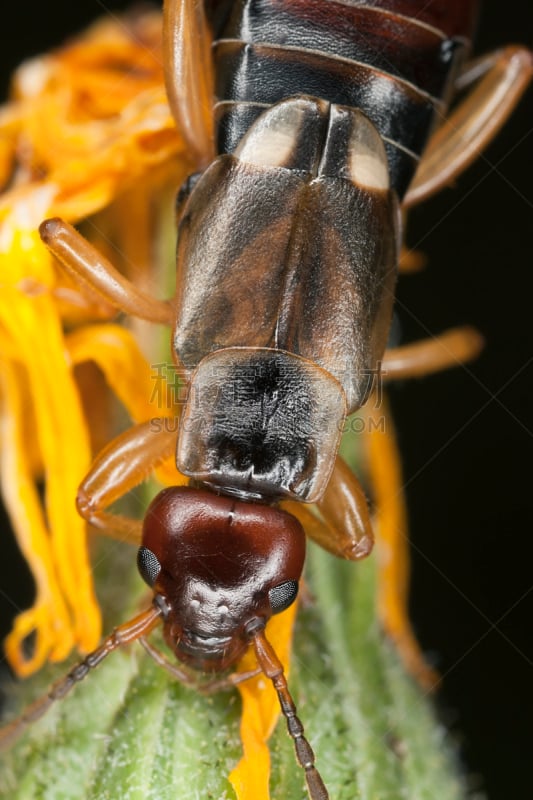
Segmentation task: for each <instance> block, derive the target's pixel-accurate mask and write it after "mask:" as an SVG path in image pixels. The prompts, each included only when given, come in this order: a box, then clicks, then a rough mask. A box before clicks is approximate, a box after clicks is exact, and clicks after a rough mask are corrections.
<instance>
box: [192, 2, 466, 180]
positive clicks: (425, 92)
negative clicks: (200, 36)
mask: <svg viewBox="0 0 533 800" xmlns="http://www.w3.org/2000/svg"><path fill="white" fill-rule="evenodd" d="M477 5H478V3H477V0H433V2H429V3H428V2H427V0H371V1H370V2H362V1H361V0H359V1H358V0H348V1H346V0H345V2H337V1H336V0H323V2H316V0H315V1H313V2H312V1H311V0H237V2H229V0H222V2H213V0H208V2H207V13H208V16H209V18H210V20H211V24H212V27H213V32H214V45H213V52H214V63H215V94H216V97H217V104H216V109H215V110H216V121H217V146H218V150H219V152H233V150H234V149H235V147H236V146H237V144H238V142H239V141H240V139H241V138H242V136H243V134H244V133H245V132H246V131H247V130H248V128H249V127H250V125H251V124H252V123H253V122H254V121H255V119H256V118H257V117H258V116H259V114H260V113H261V112H262V111H263V110H264V108H265V107H266V106H269V105H271V104H273V103H276V102H278V101H279V100H281V99H284V98H287V97H292V96H294V95H302V94H304V95H312V96H315V97H321V98H323V99H325V100H328V101H330V102H332V103H337V104H340V105H347V106H351V107H352V108H359V109H361V110H362V111H363V112H364V113H365V114H366V115H367V116H368V117H369V118H370V119H371V120H372V121H373V123H374V124H375V125H376V127H377V128H378V130H379V132H380V134H381V135H382V137H383V140H384V142H385V146H386V150H387V156H388V159H389V165H390V170H391V183H392V185H393V186H394V187H395V188H396V190H397V191H398V193H399V195H400V196H401V195H403V193H404V192H405V190H406V188H407V186H408V184H409V182H410V180H411V178H412V176H413V174H414V171H415V169H416V165H417V161H418V158H419V156H420V154H421V152H422V150H423V148H424V145H425V143H426V141H427V138H428V135H429V133H430V131H431V128H432V127H433V124H434V122H435V118H436V117H437V116H438V115H442V114H443V113H444V111H445V109H446V106H447V103H448V100H449V95H450V87H451V82H452V80H453V76H454V75H455V73H456V70H457V67H458V65H459V63H460V62H461V61H462V59H463V57H464V54H465V51H466V50H467V48H468V46H469V43H470V36H471V33H472V28H473V20H474V17H475V12H476V9H477Z"/></svg>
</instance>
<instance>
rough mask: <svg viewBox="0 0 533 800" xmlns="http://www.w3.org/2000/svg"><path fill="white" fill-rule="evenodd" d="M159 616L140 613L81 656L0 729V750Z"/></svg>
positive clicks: (150, 611) (157, 611) (159, 612)
mask: <svg viewBox="0 0 533 800" xmlns="http://www.w3.org/2000/svg"><path fill="white" fill-rule="evenodd" d="M161 615H162V610H161V609H160V608H158V607H157V606H156V605H153V606H151V607H150V608H149V609H147V610H146V611H143V612H142V614H139V615H138V616H136V617H134V618H133V619H130V620H129V621H128V622H125V623H123V624H122V625H119V626H118V627H117V628H114V629H113V631H112V632H111V633H110V634H109V636H106V638H105V639H104V640H103V642H102V644H101V645H100V646H99V647H97V648H96V650H93V651H92V653H89V654H88V655H87V656H85V658H84V659H83V661H80V662H79V664H76V666H74V667H73V668H72V669H71V670H70V671H69V672H68V673H67V674H66V675H64V676H63V677H62V678H60V679H59V680H58V681H56V682H55V683H54V684H52V686H51V687H50V689H49V690H48V692H47V693H46V694H44V695H42V696H41V697H39V698H38V699H37V700H35V702H33V703H32V704H31V705H30V706H29V707H28V708H27V709H26V710H25V711H24V713H23V714H21V716H20V717H17V718H16V719H14V720H13V721H12V722H10V723H9V724H8V725H5V726H4V727H3V728H0V750H4V749H6V748H7V747H10V746H11V745H12V744H13V743H14V742H15V741H16V740H17V739H18V738H19V737H20V736H21V735H22V734H23V733H24V731H25V730H26V728H27V727H29V726H30V725H32V723H34V722H36V721H37V720H38V719H40V718H41V717H42V716H43V715H44V714H45V713H46V712H47V711H48V709H49V708H50V706H51V705H52V704H53V703H55V702H56V700H62V699H63V697H65V695H67V694H68V693H69V692H70V690H71V689H72V688H73V687H74V686H75V685H76V684H77V683H79V682H80V681H82V680H83V679H84V678H85V676H86V675H88V674H89V672H90V671H91V670H92V669H95V668H96V667H97V666H98V665H99V664H101V662H102V661H103V660H104V658H106V657H107V656H108V655H109V654H110V653H112V652H113V651H114V650H117V649H118V648H119V647H122V646H123V645H126V644H129V643H130V642H134V641H135V640H136V639H139V638H140V637H141V636H144V635H146V634H147V633H149V632H150V631H151V630H152V628H154V627H155V626H156V624H157V623H158V622H159V617H160V616H161Z"/></svg>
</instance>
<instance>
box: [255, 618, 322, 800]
mask: <svg viewBox="0 0 533 800" xmlns="http://www.w3.org/2000/svg"><path fill="white" fill-rule="evenodd" d="M259 626H260V627H259ZM247 633H248V635H249V637H250V639H251V641H252V644H253V646H254V650H255V655H256V658H257V661H258V663H259V666H260V667H261V669H262V670H263V672H264V673H265V675H266V676H267V678H270V680H271V681H272V683H273V685H274V688H275V690H276V692H277V693H278V699H279V704H280V706H281V710H282V712H283V716H284V717H285V720H286V722H287V730H288V731H289V735H290V736H291V738H292V740H293V742H294V750H295V752H296V758H297V761H298V763H299V764H300V766H301V767H302V768H303V769H304V771H305V780H306V783H307V789H308V791H309V797H310V798H311V800H328V798H329V794H328V790H327V789H326V787H325V784H324V781H323V780H322V778H321V776H320V773H319V771H318V770H317V768H316V767H315V754H314V752H313V748H312V747H311V745H310V744H309V742H308V741H307V739H306V738H305V736H304V726H303V724H302V722H301V720H300V719H299V717H298V715H297V713H296V706H295V704H294V700H293V699H292V696H291V693H290V691H289V687H288V685H287V678H286V677H285V673H284V670H283V664H282V663H281V661H280V660H279V658H278V656H277V655H276V652H275V650H274V648H273V647H272V645H271V644H270V642H269V641H268V639H267V638H266V636H265V631H264V626H263V624H262V623H261V622H260V621H259V620H254V623H253V624H252V625H249V626H248V630H247Z"/></svg>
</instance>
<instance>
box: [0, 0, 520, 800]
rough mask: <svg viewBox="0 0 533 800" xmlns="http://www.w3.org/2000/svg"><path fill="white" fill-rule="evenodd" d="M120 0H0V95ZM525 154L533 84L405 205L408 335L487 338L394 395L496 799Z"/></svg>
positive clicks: (512, 718) (506, 17)
mask: <svg viewBox="0 0 533 800" xmlns="http://www.w3.org/2000/svg"><path fill="white" fill-rule="evenodd" d="M128 5H129V4H128V3H126V2H118V1H117V0H113V2H108V0H106V2H100V1H99V0H49V1H48V2H42V0H39V1H38V2H37V0H32V1H31V2H30V0H24V1H23V2H22V0H21V2H19V3H13V2H10V3H6V4H4V8H3V9H2V18H1V25H2V33H3V35H2V42H1V46H0V80H1V86H0V89H1V91H2V96H5V92H6V90H7V76H8V75H9V72H10V71H11V70H12V68H13V67H15V66H16V64H17V63H18V62H19V61H20V60H21V59H22V58H24V57H28V56H30V55H32V54H34V53H38V52H41V51H42V50H45V49H49V48H50V47H52V46H54V45H57V44H59V43H61V42H62V41H63V40H64V38H65V36H66V35H68V34H71V33H73V32H75V31H77V30H79V29H81V28H83V26H84V25H85V24H86V23H87V22H89V21H90V20H91V19H93V18H95V17H96V16H99V15H101V14H104V13H106V12H113V11H116V10H117V9H120V8H125V7H127V6H128ZM511 42H517V43H523V44H526V45H530V46H531V45H532V44H533V4H532V3H531V0H510V2H508V3H505V4H504V3H501V2H499V0H494V1H493V2H487V3H486V4H485V7H484V13H483V15H482V17H481V21H480V26H479V33H478V38H477V47H476V50H477V52H486V51H488V50H490V49H493V48H496V47H498V46H501V45H503V44H506V43H511ZM532 164H533V93H532V92H531V90H530V92H529V93H528V95H527V97H526V98H525V100H524V101H523V102H522V103H521V105H520V107H519V108H518V109H517V110H516V112H515V114H514V115H513V117H512V119H511V120H510V121H509V123H508V124H507V126H506V127H505V130H504V131H503V132H502V133H501V134H500V135H499V137H498V138H497V140H496V141H495V142H494V144H493V145H491V147H490V148H489V149H488V150H487V151H486V153H485V154H484V156H483V157H482V158H481V159H480V160H479V161H478V162H477V163H476V164H475V165H474V166H473V167H471V168H470V170H469V171H468V172H467V173H466V174H465V175H464V176H462V177H461V178H460V180H459V181H458V183H457V186H456V187H455V188H454V189H453V190H447V191H445V192H443V193H442V194H441V195H440V196H439V197H437V198H435V199H433V200H431V201H430V202H428V203H426V204H425V205H424V206H423V207H422V208H420V209H417V210H416V211H415V212H414V213H413V214H412V216H411V219H410V222H409V226H408V241H409V244H410V245H411V246H412V247H417V248H419V249H421V250H423V251H424V252H425V253H426V254H427V255H428V264H429V266H428V269H427V270H426V271H425V272H424V273H421V274H419V275H415V276H410V277H404V278H402V279H401V281H400V285H399V290H398V305H397V310H398V315H399V318H400V320H401V325H402V330H403V335H404V338H405V340H412V339H417V338H422V337H424V336H426V335H428V334H429V333H432V334H434V333H438V332H439V331H441V330H443V329H445V328H447V327H451V326H452V325H455V324H460V323H465V322H471V323H473V324H475V325H476V326H477V327H478V328H479V329H480V330H481V331H482V333H483V334H484V336H485V338H486V342H487V347H486V350H485V352H484V353H483V355H482V356H481V357H480V358H479V360H478V361H477V362H476V363H475V364H472V365H469V366H468V367H467V368H459V369H456V370H454V371H450V372H447V373H444V374H442V375H439V376H435V377H432V378H429V379H425V380H423V381H415V382H405V383H404V384H402V385H400V386H397V387H395V388H394V389H393V390H392V399H393V407H394V412H395V418H396V423H397V428H398V434H399V438H400V445H401V451H402V454H403V462H404V473H405V479H406V483H407V497H408V503H409V510H410V519H411V534H412V542H413V588H412V613H413V618H414V621H415V625H416V629H417V632H418V635H419V637H420V640H421V642H422V644H423V647H424V648H425V650H426V651H428V652H429V653H430V654H431V655H432V656H433V658H434V661H435V663H436V664H437V666H438V668H439V669H440V670H441V672H442V674H443V675H444V677H445V681H444V688H443V690H442V691H441V693H440V697H439V706H440V709H441V713H442V715H443V718H444V719H445V721H446V722H447V724H449V725H450V726H451V727H452V730H453V731H454V732H455V733H456V734H457V738H458V740H459V742H460V743H461V753H462V757H463V760H464V763H465V765H466V766H465V768H466V771H467V772H468V774H469V775H470V780H471V783H472V786H473V787H476V786H479V787H481V788H484V789H485V791H486V792H487V794H488V795H489V797H490V799H491V800H507V798H509V797H516V798H521V797H525V796H530V794H531V776H530V763H529V762H530V759H531V747H532V744H533V739H532V736H531V725H532V723H531V719H532V715H533V702H532V700H533V696H532V695H533V689H532V686H533V669H532V665H533V663H532V662H533V647H532V645H531V632H532V617H533V615H532V610H533V607H532V606H533V604H532V598H533V591H531V590H532V588H533V580H532V567H531V564H532V560H533V558H532V557H533V547H532V544H531V533H532V527H533V526H532V507H533V504H532V502H531V498H532V494H533V490H532V488H531V468H530V463H531V456H532V435H533V413H532V409H531V384H532V377H533V363H532V359H533V356H532V347H531V344H532V341H533V336H532V331H531V325H532V320H531V317H532V313H531V308H532V298H533V279H532V272H533V257H532V253H533V247H532V244H531V240H532V236H533V189H532V183H533V166H532ZM6 527H7V525H6ZM3 541H5V540H4V537H3ZM1 561H2V563H1V564H0V570H1V571H2V573H5V574H2V575H1V582H0V587H1V592H0V625H1V627H2V630H1V632H2V633H5V631H6V630H7V625H8V624H9V623H8V619H9V615H10V614H11V613H13V611H14V608H15V607H14V603H18V604H21V603H23V602H24V600H23V599H22V596H23V595H21V594H20V592H22V591H23V590H24V577H23V576H24V570H23V565H22V564H20V572H18V571H17V569H18V567H17V568H15V567H14V565H18V564H19V562H20V557H18V555H17V552H16V550H15V549H14V547H13V546H12V545H11V546H10V545H9V543H5V544H4V545H3V556H2V559H1ZM530 591H531V593H530V594H528V592H530ZM413 800H414V799H413Z"/></svg>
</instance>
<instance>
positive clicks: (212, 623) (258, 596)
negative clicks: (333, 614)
mask: <svg viewBox="0 0 533 800" xmlns="http://www.w3.org/2000/svg"><path fill="white" fill-rule="evenodd" d="M304 557H305V534H304V532H303V529H302V527H301V525H300V523H299V522H298V521H297V520H296V519H295V518H294V517H292V516H291V515H290V514H287V513H286V512H284V511H280V510H279V509H276V508H272V507H270V506H266V505H259V504H251V503H248V502H246V503H244V502H241V501H239V500H236V499H235V498H231V497H225V496H219V495H215V494H213V493H212V492H209V491H206V490H203V489H193V488H190V487H172V488H169V489H165V490H163V491H162V492H161V493H160V494H159V495H157V497H156V498H155V499H154V501H153V502H152V504H151V505H150V507H149V509H148V511H147V513H146V517H145V520H144V528H143V539H142V546H141V548H140V549H139V554H138V565H139V570H140V573H141V575H142V577H143V579H144V580H145V581H146V582H147V583H148V584H149V585H150V586H151V587H152V588H153V590H154V593H155V602H156V604H157V605H158V606H159V607H160V608H161V612H162V615H163V620H164V623H163V624H164V635H165V639H166V642H167V644H168V646H169V647H170V648H171V649H172V651H173V652H174V654H175V655H176V657H177V658H178V660H180V661H182V662H184V663H185V664H188V665H189V666H191V667H193V668H194V669H198V670H202V671H204V672H218V671H220V670H224V669H227V668H228V667H230V666H232V665H233V664H234V663H235V662H236V661H237V659H238V658H239V657H240V656H241V655H242V654H243V653H244V651H245V650H246V649H247V647H248V646H249V645H250V643H251V641H252V639H253V636H254V634H255V633H256V632H257V631H258V630H262V629H263V628H264V627H265V624H266V622H267V621H268V620H269V619H270V617H271V616H272V614H276V613H278V612H280V611H283V610H284V609H286V608H288V606H289V605H290V604H291V603H292V602H293V601H294V600H295V598H296V595H297V593H298V580H299V578H300V575H301V572H302V568H303V563H304Z"/></svg>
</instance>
